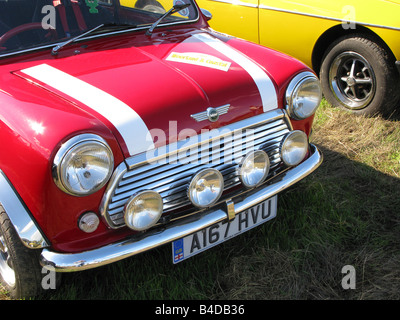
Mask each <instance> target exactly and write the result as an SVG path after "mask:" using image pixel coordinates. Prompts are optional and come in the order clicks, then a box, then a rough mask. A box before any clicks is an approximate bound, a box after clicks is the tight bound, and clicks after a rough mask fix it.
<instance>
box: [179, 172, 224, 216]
mask: <svg viewBox="0 0 400 320" xmlns="http://www.w3.org/2000/svg"><path fill="white" fill-rule="evenodd" d="M223 191H224V177H223V176H222V174H221V172H219V171H218V170H216V169H213V168H206V169H202V170H200V171H199V172H197V173H196V174H195V175H194V176H193V178H192V180H191V181H190V184H189V188H188V191H187V193H188V197H189V200H190V202H191V203H192V204H193V205H194V206H196V207H198V208H208V207H210V206H212V205H213V204H215V203H216V202H217V201H218V200H219V198H220V197H221V195H222V192H223Z"/></svg>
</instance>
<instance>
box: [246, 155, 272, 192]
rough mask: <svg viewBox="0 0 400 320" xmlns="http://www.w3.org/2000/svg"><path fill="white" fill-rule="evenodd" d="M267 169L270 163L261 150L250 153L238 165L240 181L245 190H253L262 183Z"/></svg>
mask: <svg viewBox="0 0 400 320" xmlns="http://www.w3.org/2000/svg"><path fill="white" fill-rule="evenodd" d="M269 167H270V162H269V158H268V155H267V153H265V152H264V151H262V150H257V151H253V152H250V153H249V154H248V155H246V156H245V157H244V158H243V160H242V162H241V164H240V167H239V176H240V180H241V181H242V183H243V184H244V185H245V186H246V187H247V188H254V187H256V186H258V185H259V184H261V183H263V182H264V180H265V178H266V177H267V175H268V172H269Z"/></svg>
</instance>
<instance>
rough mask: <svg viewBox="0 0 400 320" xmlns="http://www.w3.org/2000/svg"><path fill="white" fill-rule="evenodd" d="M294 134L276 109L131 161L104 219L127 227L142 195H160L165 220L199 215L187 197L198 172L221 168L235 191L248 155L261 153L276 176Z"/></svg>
mask: <svg viewBox="0 0 400 320" xmlns="http://www.w3.org/2000/svg"><path fill="white" fill-rule="evenodd" d="M289 130H290V123H289V121H288V120H287V118H286V116H285V113H283V112H282V111H281V110H275V111H272V112H269V113H266V114H262V115H259V116H256V117H253V118H251V119H246V120H243V121H239V122H237V123H235V124H234V125H229V126H227V127H223V128H220V129H218V130H217V131H213V132H207V133H206V134H203V135H199V136H196V137H192V138H191V139H188V140H185V141H180V142H178V143H177V144H176V145H174V146H172V145H170V146H167V147H165V148H159V149H156V150H152V152H151V154H149V153H147V154H141V155H138V156H134V157H132V158H129V159H127V161H126V162H127V164H125V163H124V164H122V165H121V166H120V167H119V168H118V169H117V170H116V172H115V174H114V177H113V179H112V181H111V183H110V185H109V187H108V189H107V192H106V194H105V196H104V198H103V202H102V206H101V208H100V209H101V211H102V214H103V216H104V217H105V218H106V220H107V221H108V223H109V225H110V227H112V228H118V227H121V226H124V218H123V209H124V206H125V204H126V202H127V201H128V200H129V198H130V197H131V196H132V195H133V194H135V193H136V192H138V191H142V190H154V191H157V192H158V193H160V195H161V196H162V198H163V203H164V213H163V215H164V216H166V215H168V214H169V213H172V212H177V211H179V210H180V209H183V208H185V210H189V212H190V211H192V212H193V211H196V209H195V208H193V207H192V206H191V203H190V200H189V199H188V197H187V188H188V185H189V182H190V180H191V178H192V176H193V175H194V174H195V173H196V172H198V171H199V170H201V169H203V168H207V167H212V168H215V169H218V170H219V171H220V172H221V173H222V175H223V176H224V183H225V187H224V190H225V191H229V189H232V188H233V187H237V186H239V185H240V184H241V183H240V180H239V176H238V174H237V168H238V164H239V163H240V161H241V159H242V158H243V156H245V155H246V154H247V153H248V152H249V151H250V150H257V149H261V150H264V151H266V152H267V153H268V155H269V158H270V162H271V170H270V175H273V174H274V173H275V172H276V171H277V170H278V169H279V165H280V163H281V159H280V154H279V145H280V142H281V140H282V138H283V137H284V135H285V134H286V133H288V132H289ZM194 140H195V141H194ZM167 149H168V150H167Z"/></svg>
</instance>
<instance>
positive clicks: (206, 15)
mask: <svg viewBox="0 0 400 320" xmlns="http://www.w3.org/2000/svg"><path fill="white" fill-rule="evenodd" d="M200 10H201V13H202V14H203V16H204V17H205V18H206V20H207V21H210V20H211V19H212V14H211V12H210V11H208V10H206V9H200Z"/></svg>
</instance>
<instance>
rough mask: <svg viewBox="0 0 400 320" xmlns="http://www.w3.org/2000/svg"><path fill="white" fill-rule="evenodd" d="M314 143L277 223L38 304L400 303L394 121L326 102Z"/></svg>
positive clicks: (126, 265) (104, 274)
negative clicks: (312, 164) (309, 164)
mask: <svg viewBox="0 0 400 320" xmlns="http://www.w3.org/2000/svg"><path fill="white" fill-rule="evenodd" d="M313 142H314V143H315V144H317V145H318V146H319V147H320V149H321V150H322V152H323V153H324V162H323V164H322V165H321V167H320V168H319V169H318V170H317V171H315V172H314V173H313V174H312V175H311V176H309V177H307V178H306V179H305V180H303V181H301V182H300V183H298V184H297V185H295V186H294V187H292V188H291V189H290V190H288V191H286V192H285V193H284V194H282V195H280V197H279V202H278V215H277V217H276V218H275V219H274V220H273V221H271V222H269V223H267V224H265V225H263V226H262V227H260V228H257V229H254V230H252V231H250V232H248V233H246V234H243V235H241V236H239V237H236V238H234V239H232V240H231V241H229V242H227V243H224V244H222V245H220V246H218V247H216V248H213V249H211V250H209V251H207V252H205V253H202V254H200V255H197V256H195V257H193V258H191V259H189V260H187V261H185V262H183V263H180V264H178V265H175V266H174V265H172V263H171V248H170V246H165V247H163V248H159V249H156V250H154V251H152V252H149V253H145V254H143V255H141V256H138V257H136V258H132V259H128V260H125V261H121V262H119V263H115V264H113V265H110V266H106V267H102V268H98V269H94V270H90V271H85V272H81V273H71V274H66V275H65V276H64V278H63V284H62V286H61V287H60V288H58V290H57V291H51V292H48V294H47V295H46V296H44V297H41V299H45V300H80V299H110V300H111V299H115V300H123V299H129V300H131V299H132V300H159V299H165V300H176V299H181V300H195V299H207V300H208V299H211V300H220V299H223V300H269V299H271V300H282V299H285V300H383V299H385V300H387V299H393V300H398V299H400V267H399V266H400V250H399V248H400V213H399V208H400V116H399V115H393V116H392V117H390V118H388V119H384V118H382V117H375V118H363V117H355V116H353V115H351V114H349V113H347V112H345V111H341V110H338V109H335V108H332V107H330V106H329V105H327V103H326V102H325V101H323V103H322V106H321V108H320V109H319V111H318V113H317V115H316V118H315V125H314V134H313ZM348 265H350V266H352V267H353V268H354V270H355V276H356V278H355V288H354V289H347V290H346V289H344V288H343V287H342V279H343V277H344V276H345V274H343V273H342V268H343V267H344V266H348ZM0 299H7V295H6V293H5V292H4V290H1V289H0Z"/></svg>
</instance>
